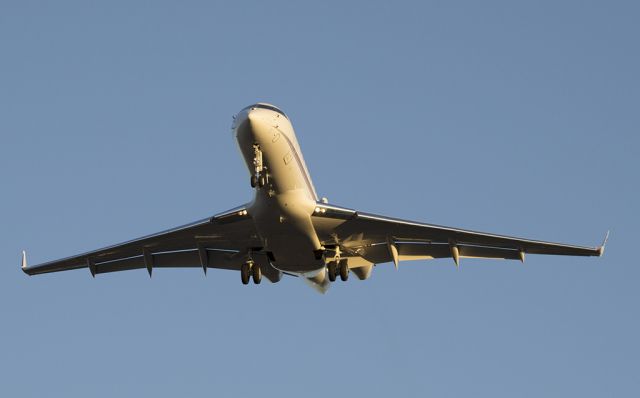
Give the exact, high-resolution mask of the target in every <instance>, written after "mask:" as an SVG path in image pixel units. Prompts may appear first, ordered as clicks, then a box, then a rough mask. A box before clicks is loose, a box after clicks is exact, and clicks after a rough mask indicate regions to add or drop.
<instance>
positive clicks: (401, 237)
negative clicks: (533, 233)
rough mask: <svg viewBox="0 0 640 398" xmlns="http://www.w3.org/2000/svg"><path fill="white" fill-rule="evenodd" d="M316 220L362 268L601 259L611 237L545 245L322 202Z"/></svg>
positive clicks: (328, 242)
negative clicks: (544, 257)
mask: <svg viewBox="0 0 640 398" xmlns="http://www.w3.org/2000/svg"><path fill="white" fill-rule="evenodd" d="M313 220H314V225H316V230H318V231H322V233H321V240H322V241H323V243H324V244H325V246H327V247H331V246H339V247H340V249H341V250H342V251H343V252H346V253H347V254H348V255H349V256H352V257H354V259H356V260H357V261H356V262H355V263H356V264H357V265H356V267H358V266H363V265H367V264H377V263H384V262H391V261H393V262H394V263H395V264H396V266H397V264H398V262H399V261H401V260H417V259H433V258H444V257H451V258H453V259H454V261H455V263H456V265H457V264H459V260H460V258H464V257H473V258H497V259H510V260H521V261H524V257H525V253H530V254H555V255H568V256H601V255H602V254H603V252H604V245H605V243H606V238H605V242H603V244H602V245H601V246H599V247H583V246H575V245H566V244H561V243H552V242H543V241H538V240H531V239H523V238H516V237H511V236H502V235H495V234H489V233H484V232H476V231H469V230H464V229H458V228H451V227H444V226H440V225H432V224H425V223H419V222H414V221H406V220H400V219H396V218H390V217H385V216H379V215H375V214H369V213H362V212H358V211H355V210H352V209H347V208H343V207H338V206H331V205H327V204H322V203H319V204H318V205H317V207H316V210H315V213H314V217H313ZM607 236H608V233H607ZM358 257H359V258H358ZM362 260H364V261H362ZM350 261H351V260H350ZM361 264H362V265H361ZM350 268H351V265H350Z"/></svg>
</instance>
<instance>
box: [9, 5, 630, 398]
mask: <svg viewBox="0 0 640 398" xmlns="http://www.w3.org/2000/svg"><path fill="white" fill-rule="evenodd" d="M226 3H228V4H223V2H160V1H158V2H131V1H123V2H118V1H109V2H86V1H76V2H66V1H57V2H31V1H8V0H4V1H2V3H0V138H1V141H0V184H1V185H0V186H1V187H2V196H1V197H2V199H1V206H0V220H1V224H0V225H1V228H0V264H1V267H0V316H1V318H0V395H2V396H15V397H42V396H65V397H86V396H91V397H113V396H116V395H117V396H153V397H175V396H190V397H191V396H193V397H196V396H207V397H210V396H221V397H234V396H237V397H247V396H256V395H258V394H264V395H265V396H283V397H289V396H290V397H299V396H302V395H303V394H304V395H305V396H309V397H326V396H328V395H336V394H338V395H347V394H350V395H353V396H365V395H366V396H369V397H388V396H395V395H398V394H399V395H401V396H415V397H424V396H438V397H462V396H474V397H475V396H481V397H492V398H493V397H541V396H544V397H566V396H581V397H637V396H639V395H640V377H639V374H638V369H639V368H640V360H639V355H640V344H639V342H638V336H639V335H640V320H639V318H640V317H639V311H638V305H639V304H640V291H639V282H640V264H638V254H637V245H638V241H637V239H638V232H637V225H638V221H640V220H639V217H638V202H639V199H640V191H639V186H638V170H640V161H639V158H640V150H639V148H640V139H639V138H638V137H639V131H638V128H639V126H640V120H639V119H640V109H639V105H640V90H639V88H640V83H639V82H640V79H639V76H638V71H640V52H639V51H638V38H639V37H640V28H639V24H638V21H639V20H640V12H639V11H640V10H639V8H638V5H637V2H633V1H628V2H621V1H607V2H605V1H602V2H591V1H571V2H562V1H549V2H517V3H518V4H515V3H516V2H512V1H503V2H477V1H469V2H450V1H422V2H399V1H395V2H370V1H367V2H361V3H357V2H351V3H349V4H346V2H313V3H311V2H306V4H302V2H294V1H291V2H277V1H276V2H274V1H269V2H247V1H243V2H226ZM256 101H268V102H272V103H274V104H276V105H278V106H280V107H281V108H283V109H284V110H285V112H287V113H288V114H289V115H290V117H291V119H292V121H293V124H294V127H295V128H296V132H297V134H298V138H299V140H300V142H301V146H302V149H303V151H304V154H305V158H306V161H307V163H308V166H309V169H310V171H311V174H312V177H313V178H314V182H315V185H316V188H317V189H318V191H319V194H320V195H322V196H327V197H328V198H329V200H330V201H331V202H333V203H336V204H340V205H344V206H351V207H355V208H358V209H360V210H364V211H370V212H377V213H382V214H387V215H391V216H396V217H402V218H409V219H415V220H421V221H427V222H433V223H439V224H444V225H450V226H456V227H464V228H472V229H477V230H484V231H489V232H495V233H504V234H513V235H519V236H525V237H530V238H538V239H545V240H554V241H561V242H568V243H576V244H584V245H596V244H599V243H600V241H601V239H602V237H603V235H604V233H605V232H606V231H607V229H611V231H612V234H611V239H610V242H609V245H608V247H607V253H606V255H605V257H603V258H601V259H595V258H564V257H545V256H537V257H536V256H529V257H528V258H527V261H526V263H525V264H524V265H523V264H520V263H519V262H499V261H487V260H484V261H481V260H477V261H473V260H467V261H463V263H462V266H461V268H460V270H458V271H456V269H455V267H454V265H453V262H452V261H451V260H447V261H432V262H417V263H407V264H401V266H400V270H399V271H398V272H396V271H395V270H394V269H393V266H392V265H390V264H385V265H381V266H379V267H377V268H376V269H375V271H374V274H373V276H372V278H371V279H370V280H368V281H366V282H361V281H357V280H350V281H349V282H348V283H346V284H344V283H337V284H335V285H334V286H333V287H332V289H331V290H330V291H329V293H328V294H327V295H325V296H321V295H319V294H317V293H315V292H314V291H313V290H311V289H309V288H308V287H306V286H305V285H304V284H302V283H301V282H300V281H299V280H295V279H291V278H289V279H285V280H283V281H282V282H281V283H279V284H275V285H272V284H268V283H265V284H263V285H260V286H257V287H256V286H253V285H250V286H242V285H241V284H240V278H239V276H238V275H237V274H236V273H233V272H228V271H215V270H213V271H211V272H210V273H209V276H207V277H206V278H205V277H204V276H203V275H202V272H201V271H198V270H195V269H194V270H159V271H158V272H155V273H154V276H153V279H152V280H149V278H148V276H147V274H146V271H142V270H141V271H131V272H126V273H118V274H111V275H102V276H99V277H98V278H96V279H95V280H93V279H92V278H91V277H90V275H89V272H88V271H86V270H81V271H73V272H67V273H60V274H52V275H46V276H40V277H32V278H29V277H27V276H25V275H23V274H22V272H21V271H20V269H19V266H18V265H19V264H18V263H19V255H20V251H21V250H22V249H23V248H24V249H27V250H28V252H29V260H30V262H31V263H37V262H41V261H46V260H50V259H55V258H58V257H63V256H67V255H71V254H75V253H77V252H80V251H84V250H89V249H93V248H97V247H101V246H104V245H107V244H111V243H116V242H119V241H122V240H126V239H129V238H133V237H136V236H139V235H143V234H146V233H151V232H155V231H158V230H161V229H164V228H169V227H172V226H175V225H178V224H182V223H185V222H189V221H193V220H196V219H199V218H202V217H206V216H209V215H212V214H215V213H216V212H218V211H222V210H226V209H228V208H231V207H233V206H235V205H237V204H240V203H244V202H246V201H248V200H249V199H250V197H251V194H252V192H251V189H250V187H249V183H248V174H247V171H246V170H245V169H244V166H243V163H242V162H241V160H240V156H239V153H238V151H237V149H236V147H235V142H234V141H233V140H232V137H231V133H230V125H231V116H232V115H233V114H234V113H236V112H237V111H238V110H239V109H241V108H242V107H244V106H246V105H248V104H251V103H254V102H256Z"/></svg>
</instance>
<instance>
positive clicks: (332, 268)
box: [327, 261, 338, 282]
mask: <svg viewBox="0 0 640 398" xmlns="http://www.w3.org/2000/svg"><path fill="white" fill-rule="evenodd" d="M337 268H338V264H337V263H336V262H335V261H330V262H329V264H327V275H329V280H330V281H331V282H335V281H336V276H337V274H338V269H337Z"/></svg>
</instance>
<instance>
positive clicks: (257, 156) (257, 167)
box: [251, 144, 269, 188]
mask: <svg viewBox="0 0 640 398" xmlns="http://www.w3.org/2000/svg"><path fill="white" fill-rule="evenodd" d="M253 168H254V172H253V175H252V176H251V188H255V187H258V188H262V187H264V186H265V185H267V183H268V182H269V179H268V177H267V172H266V167H265V165H264V164H263V162H262V150H261V149H260V145H258V144H253Z"/></svg>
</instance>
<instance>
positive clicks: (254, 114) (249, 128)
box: [236, 109, 269, 141]
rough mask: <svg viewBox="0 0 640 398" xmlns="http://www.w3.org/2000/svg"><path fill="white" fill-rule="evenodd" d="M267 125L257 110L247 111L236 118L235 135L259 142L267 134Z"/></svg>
mask: <svg viewBox="0 0 640 398" xmlns="http://www.w3.org/2000/svg"><path fill="white" fill-rule="evenodd" d="M268 130H269V123H267V121H266V120H265V119H264V115H261V112H260V110H259V109H249V110H247V111H245V112H242V113H241V114H239V115H238V116H237V117H236V135H237V136H238V138H240V137H244V138H246V139H252V140H253V141H260V138H261V136H263V135H264V134H265V133H268Z"/></svg>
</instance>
